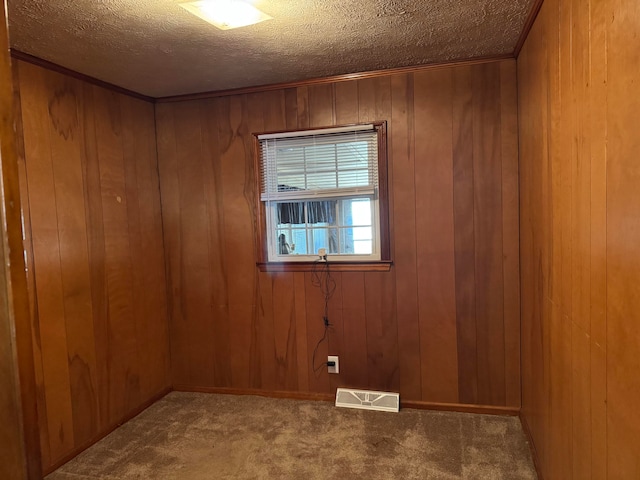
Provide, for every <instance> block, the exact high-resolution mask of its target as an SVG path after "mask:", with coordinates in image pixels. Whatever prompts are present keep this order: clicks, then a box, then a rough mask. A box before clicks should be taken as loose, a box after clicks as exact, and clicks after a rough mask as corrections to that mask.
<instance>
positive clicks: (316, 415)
mask: <svg viewBox="0 0 640 480" xmlns="http://www.w3.org/2000/svg"><path fill="white" fill-rule="evenodd" d="M360 478H363V479H371V480H377V479H402V480H409V479H433V480H449V479H492V480H493V479H496V480H497V479H514V480H515V479H535V478H536V475H535V471H534V468H533V464H532V462H531V456H530V453H529V448H528V445H527V442H526V440H525V436H524V434H523V431H522V427H521V425H520V421H519V420H518V418H516V417H500V416H490V415H473V414H464V413H449V412H446V413H445V412H435V411H427V410H411V409H404V410H401V411H400V413H385V412H374V411H363V410H353V409H345V408H336V407H334V406H333V405H332V404H330V403H326V402H309V401H297V400H283V399H271V398H262V397H255V396H234V395H211V394H200V393H180V392H173V393H170V394H169V395H167V396H166V397H164V398H163V399H162V400H160V401H158V402H157V403H155V404H154V405H152V406H151V407H149V408H148V409H147V410H145V411H144V412H143V413H141V414H140V415H138V416H137V417H136V418H134V419H133V420H131V421H129V422H127V423H126V424H125V425H123V426H121V427H120V428H118V429H117V430H116V431H114V432H113V433H111V434H110V435H109V436H107V437H105V438H104V439H103V440H102V441H100V442H98V443H97V444H96V445H94V446H93V447H91V448H90V449H88V450H86V451H85V452H84V453H82V454H80V455H79V456H78V457H76V458H75V459H73V460H72V461H70V462H69V463H67V464H66V465H64V466H62V467H61V468H60V469H58V470H57V471H55V472H53V473H52V474H50V475H49V476H48V477H47V480H80V479H85V480H93V479H154V480H156V479H158V480H160V479H181V480H182V479H184V480H191V479H193V480H204V479H291V480H299V479H302V480H313V479H360Z"/></svg>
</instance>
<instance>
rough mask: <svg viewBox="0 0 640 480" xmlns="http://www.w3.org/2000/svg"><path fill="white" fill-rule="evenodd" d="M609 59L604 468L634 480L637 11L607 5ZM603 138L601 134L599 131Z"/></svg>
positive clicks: (614, 0)
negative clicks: (605, 432)
mask: <svg viewBox="0 0 640 480" xmlns="http://www.w3.org/2000/svg"><path fill="white" fill-rule="evenodd" d="M607 5H608V8H607V11H606V12H605V13H606V16H605V19H608V20H609V30H608V52H609V54H608V56H607V68H608V73H607V79H608V80H607V85H608V89H607V129H608V130H607V134H608V135H607V164H606V179H607V184H606V202H607V224H606V229H607V245H606V257H607V267H606V282H607V297H606V301H607V304H606V312H607V327H606V333H607V338H606V342H607V347H606V352H607V356H606V359H607V395H606V398H607V465H608V470H607V472H608V475H609V476H610V478H625V477H628V478H634V477H635V478H638V477H640V445H639V444H638V442H637V441H635V440H634V438H637V437H638V434H639V433H640V412H638V409H637V401H638V398H640V377H639V376H638V371H640V322H638V311H639V308H640V253H639V252H638V245H640V217H639V216H638V211H639V210H638V209H639V208H640V192H639V190H638V185H639V183H638V182H639V181H640V170H639V169H638V155H639V154H640V137H639V136H638V134H637V125H638V120H639V112H640V110H639V108H640V99H639V98H638V96H637V95H635V94H631V95H630V92H634V91H635V89H636V88H637V84H638V65H640V63H639V62H640V38H639V37H638V33H637V32H638V28H640V5H638V2H634V1H632V0H611V1H608V2H607ZM600 134H601V133H600Z"/></svg>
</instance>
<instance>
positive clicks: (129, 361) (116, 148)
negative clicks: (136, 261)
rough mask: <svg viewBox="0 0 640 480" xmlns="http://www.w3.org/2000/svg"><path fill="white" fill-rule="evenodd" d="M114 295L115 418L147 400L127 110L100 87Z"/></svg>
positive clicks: (99, 128) (110, 291) (99, 133)
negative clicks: (133, 238)
mask: <svg viewBox="0 0 640 480" xmlns="http://www.w3.org/2000/svg"><path fill="white" fill-rule="evenodd" d="M93 98H94V107H95V109H96V116H95V120H96V139H97V146H98V158H99V162H100V165H99V170H100V186H101V194H102V220H103V222H104V235H105V240H104V244H105V262H106V278H107V282H106V284H107V295H108V318H107V321H108V334H109V337H108V342H109V386H110V388H109V399H108V401H109V417H110V418H109V420H110V422H114V421H116V420H117V419H119V418H121V417H123V416H124V415H125V414H126V413H127V412H129V411H131V410H132V409H134V408H136V407H137V406H138V405H139V404H140V403H141V392H140V359H139V357H138V348H137V346H138V336H137V333H138V332H137V325H136V323H135V318H134V309H133V302H134V298H133V272H132V270H133V264H132V258H131V239H130V235H129V225H128V217H127V214H128V212H127V200H128V199H127V197H126V183H125V181H126V180H125V170H124V152H123V140H122V134H123V132H122V112H121V109H120V102H119V101H118V97H117V96H116V94H115V93H112V92H109V91H106V90H101V89H99V88H98V87H95V88H94V95H93Z"/></svg>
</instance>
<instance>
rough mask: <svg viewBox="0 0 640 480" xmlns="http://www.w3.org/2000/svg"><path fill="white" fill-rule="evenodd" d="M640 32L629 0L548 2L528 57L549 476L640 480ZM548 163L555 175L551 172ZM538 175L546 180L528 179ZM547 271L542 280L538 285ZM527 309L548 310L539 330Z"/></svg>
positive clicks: (527, 137)
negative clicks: (636, 130)
mask: <svg viewBox="0 0 640 480" xmlns="http://www.w3.org/2000/svg"><path fill="white" fill-rule="evenodd" d="M639 22H640V9H639V8H638V6H637V5H635V3H634V2H630V1H627V0H614V1H603V2H587V3H584V2H575V1H572V0H549V1H547V2H545V3H544V5H543V7H542V10H541V12H540V15H539V17H538V19H537V21H536V24H535V25H534V29H533V30H532V31H531V34H530V36H529V39H528V40H527V42H526V44H525V48H524V49H523V51H522V54H521V56H520V58H519V59H518V67H519V72H518V73H519V82H518V83H519V97H520V120H521V126H520V140H521V146H522V147H523V148H522V150H521V165H522V172H521V173H522V175H523V178H522V185H521V188H522V196H521V214H522V220H523V225H527V223H526V222H527V221H528V219H529V218H531V219H532V224H531V226H532V229H535V230H536V231H537V232H538V233H537V235H536V237H534V241H533V242H529V241H528V240H527V239H526V237H523V238H522V241H521V248H522V259H523V265H522V281H523V283H522V301H523V350H522V353H523V393H524V395H523V412H524V413H525V418H526V419H527V421H528V422H529V421H532V422H533V423H535V424H536V428H535V430H534V442H535V444H536V450H538V447H540V448H539V449H540V450H541V451H542V453H543V454H542V462H541V464H542V467H543V474H544V475H545V477H549V478H576V479H577V478H580V479H582V478H635V477H637V476H638V475H639V474H640V465H639V464H638V458H640V451H639V450H638V448H637V445H636V444H635V443H634V442H633V440H632V438H635V437H636V436H637V434H638V431H640V416H638V415H637V412H636V409H635V407H634V405H635V402H636V398H637V396H638V391H640V384H639V383H638V382H637V381H636V377H637V375H633V373H631V372H635V371H636V370H638V367H639V366H640V365H639V363H638V351H639V350H640V331H639V330H638V328H636V327H637V325H636V323H635V322H633V321H632V318H633V313H629V312H635V311H636V310H637V305H636V304H635V303H637V302H636V299H637V298H639V297H640V296H639V295H638V289H637V286H636V285H637V277H638V275H637V272H638V271H639V267H638V261H637V260H638V258H639V257H638V255H637V248H635V246H636V245H637V244H638V237H639V236H640V227H638V222H637V221H636V217H634V216H633V214H632V212H634V211H636V210H637V209H638V195H637V188H635V187H634V186H635V185H637V183H638V175H637V173H638V172H637V168H636V166H635V164H636V163H637V162H636V161H635V158H636V157H637V153H638V151H639V150H640V143H639V142H638V139H637V138H636V137H637V136H635V135H633V132H631V130H629V125H633V124H634V123H637V105H636V104H637V101H635V97H629V95H628V92H629V91H630V89H631V88H632V84H634V83H635V82H636V80H637V68H635V66H636V65H637V64H638V60H639V59H638V53H637V50H638V49H637V48H636V47H637V45H634V43H635V44H637V36H636V35H635V32H636V30H637V28H638V25H639ZM531 119H533V120H532V121H531ZM545 139H548V140H545ZM545 141H548V142H549V152H548V153H545V152H542V153H543V155H539V154H538V153H539V152H538V150H536V148H534V146H536V145H541V146H542V147H537V148H544V142H545ZM546 156H548V157H550V164H551V168H550V171H547V170H545V168H546V167H545V165H541V164H540V162H541V161H542V162H545V161H546V160H547V159H546ZM567 159H569V160H570V161H567ZM632 165H634V166H632ZM536 168H537V169H539V170H542V173H541V174H540V175H539V176H533V177H531V178H530V180H528V179H529V177H527V178H525V176H527V175H528V172H530V171H531V172H533V171H534V170H535V169H536ZM528 184H530V186H529V185H528ZM548 189H550V190H551V195H550V200H549V199H548V198H549V195H548V194H547V192H548ZM527 190H529V191H530V192H531V195H528V194H527ZM540 203H542V208H541V206H540ZM540 210H542V213H539V212H540ZM547 210H550V212H547ZM546 224H549V225H550V227H549V226H548V225H546ZM526 232H527V229H526V228H523V230H522V233H523V234H525V233H526ZM536 263H538V264H539V265H540V266H541V268H540V273H535V271H534V272H533V275H532V276H533V277H536V278H535V279H536V280H538V279H539V282H538V283H536V282H535V281H534V282H529V281H528V280H527V277H528V276H529V275H530V273H529V268H530V267H529V266H530V265H531V266H532V267H533V268H535V265H536ZM547 264H548V265H550V268H549V270H547ZM634 302H635V303H634ZM525 305H530V308H531V309H534V310H539V311H540V312H541V321H540V324H536V323H535V322H534V321H533V319H532V317H531V316H529V315H526V314H525V312H526V311H527V310H528V308H527V307H525ZM549 310H550V312H551V313H548V312H549ZM547 325H549V326H547ZM532 329H533V330H535V329H541V330H542V331H543V332H544V331H545V329H549V330H550V337H549V339H548V340H547V339H546V338H545V337H544V336H542V337H541V338H540V345H539V346H537V347H536V348H530V347H528V346H527V341H528V338H527V332H529V331H530V330H532ZM612 349H613V351H612ZM546 364H548V365H549V371H548V374H547V371H546V369H545V368H546V367H545V365H546ZM534 365H542V366H543V368H542V370H541V372H540V375H538V376H535V375H532V376H529V375H528V371H529V370H532V369H533V366H534ZM534 391H542V392H545V393H543V394H542V395H534V394H533V393H531V392H534Z"/></svg>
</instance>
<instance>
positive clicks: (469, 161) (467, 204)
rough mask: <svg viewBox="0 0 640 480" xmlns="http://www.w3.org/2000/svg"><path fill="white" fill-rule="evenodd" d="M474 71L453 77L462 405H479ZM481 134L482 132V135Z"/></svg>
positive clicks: (465, 69) (464, 70)
mask: <svg viewBox="0 0 640 480" xmlns="http://www.w3.org/2000/svg"><path fill="white" fill-rule="evenodd" d="M472 79H473V71H472V68H471V67H461V68H458V69H456V70H455V72H454V77H453V206H454V249H455V269H456V270H455V279H456V290H455V293H456V328H457V332H458V335H457V340H458V350H457V353H458V388H459V392H460V395H459V397H460V398H459V400H460V402H462V403H478V367H477V358H478V353H477V351H478V347H477V325H476V268H475V238H474V231H475V230H474V186H473V133H474V132H473V111H472V107H473V103H472V102H473V88H472V87H473V84H472ZM478 133H479V132H478Z"/></svg>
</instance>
